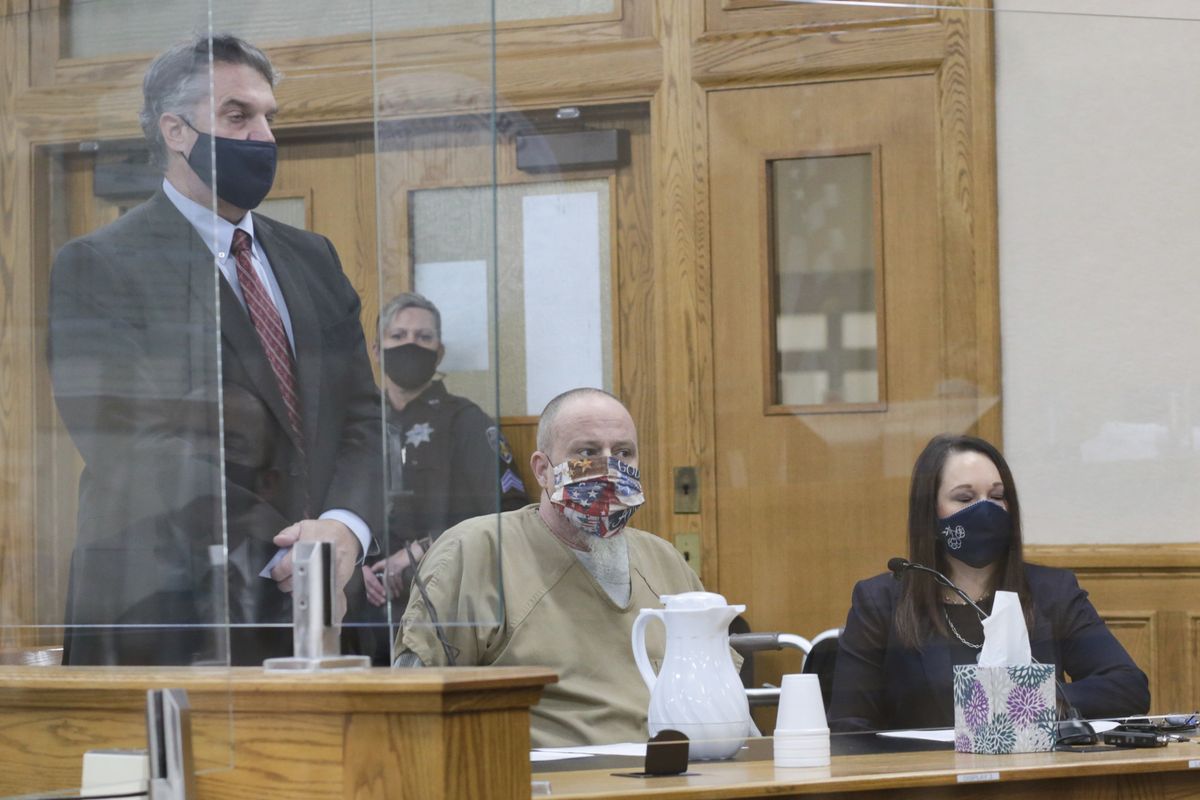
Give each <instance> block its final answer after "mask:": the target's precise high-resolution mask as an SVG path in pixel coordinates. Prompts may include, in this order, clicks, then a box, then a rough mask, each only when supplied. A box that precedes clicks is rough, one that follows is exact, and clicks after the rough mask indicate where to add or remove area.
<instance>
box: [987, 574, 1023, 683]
mask: <svg viewBox="0 0 1200 800" xmlns="http://www.w3.org/2000/svg"><path fill="white" fill-rule="evenodd" d="M1030 661H1031V655H1030V652H1029V629H1028V628H1026V627H1025V615H1024V614H1023V613H1022V611H1021V598H1019V597H1017V594H1016V592H996V599H995V600H994V601H992V615H991V616H990V617H988V618H987V619H985V620H984V621H983V649H982V650H981V651H980V652H979V666H981V667H1023V666H1026V665H1028V664H1029V663H1030Z"/></svg>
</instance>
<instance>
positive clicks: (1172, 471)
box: [996, 0, 1200, 544]
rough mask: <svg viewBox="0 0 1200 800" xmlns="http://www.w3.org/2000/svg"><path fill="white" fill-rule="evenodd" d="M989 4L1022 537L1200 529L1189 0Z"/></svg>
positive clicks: (1194, 59) (1011, 431) (1194, 39)
mask: <svg viewBox="0 0 1200 800" xmlns="http://www.w3.org/2000/svg"><path fill="white" fill-rule="evenodd" d="M996 7H997V9H998V12H999V13H997V15H996V70H997V81H996V105H997V166H998V173H999V211H1000V218H999V224H1000V228H999V230H1000V299H1001V333H1002V358H1003V399H1004V439H1005V453H1006V455H1007V456H1008V458H1009V460H1010V462H1011V464H1012V467H1013V472H1014V474H1015V476H1016V480H1017V486H1018V488H1019V489H1020V491H1021V500H1022V504H1023V507H1024V514H1023V516H1024V522H1025V528H1026V538H1027V541H1029V542H1032V543H1039V544H1066V543H1085V542H1097V543H1149V542H1190V541H1197V540H1200V0H1136V2H1134V0H1106V1H1102V0H1036V2H1034V0H1025V2H1013V1H1012V0H997V2H996ZM1031 8H1032V9H1037V12H1036V13H1027V12H1028V10H1029V9H1031ZM1135 10H1136V12H1137V13H1138V14H1141V15H1143V17H1142V18H1134V17H1131V16H1128V15H1129V14H1130V13H1131V12H1133V11H1135ZM1056 11H1057V12H1093V14H1108V16H1096V15H1083V14H1059V13H1046V12H1056ZM1148 14H1152V15H1154V16H1155V17H1157V18H1151V19H1148V18H1144V17H1145V15H1148ZM1117 15H1125V16H1117Z"/></svg>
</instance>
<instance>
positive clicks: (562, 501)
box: [550, 456, 646, 539]
mask: <svg viewBox="0 0 1200 800" xmlns="http://www.w3.org/2000/svg"><path fill="white" fill-rule="evenodd" d="M550 502H552V503H554V504H555V505H557V506H558V507H559V508H561V509H562V512H563V516H565V517H566V518H567V520H568V521H569V522H570V523H571V524H572V525H574V526H575V527H576V528H577V529H579V530H581V531H583V532H584V533H588V534H591V535H592V536H599V537H600V538H602V539H606V538H608V537H609V536H614V535H616V534H618V533H620V532H621V530H622V529H623V528H624V527H625V525H626V523H628V522H629V518H630V517H631V516H633V512H634V511H636V510H637V507H638V506H640V505H641V504H642V503H644V502H646V498H645V496H644V495H643V494H642V481H641V473H639V472H638V469H637V467H634V466H630V465H629V464H626V463H625V462H624V461H622V460H621V459H619V458H615V457H613V456H609V457H608V458H572V459H568V460H567V461H564V462H563V463H561V464H559V465H558V466H556V467H555V468H554V491H553V492H552V493H551V494H550Z"/></svg>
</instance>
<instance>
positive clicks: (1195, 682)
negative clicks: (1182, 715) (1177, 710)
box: [1177, 612, 1200, 711]
mask: <svg viewBox="0 0 1200 800" xmlns="http://www.w3.org/2000/svg"><path fill="white" fill-rule="evenodd" d="M1185 619H1186V624H1187V638H1186V639H1185V640H1184V641H1185V642H1186V644H1185V645H1184V648H1183V652H1184V657H1185V659H1186V666H1185V669H1184V670H1183V671H1182V672H1180V673H1178V674H1177V677H1178V676H1183V678H1182V682H1183V684H1184V686H1185V687H1186V690H1187V695H1186V697H1187V699H1188V700H1189V701H1191V702H1189V703H1185V704H1184V708H1185V709H1188V710H1190V711H1200V613H1196V612H1189V613H1188V614H1187V615H1186V617H1185ZM1181 710H1182V709H1181Z"/></svg>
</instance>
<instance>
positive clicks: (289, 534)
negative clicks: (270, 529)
mask: <svg viewBox="0 0 1200 800" xmlns="http://www.w3.org/2000/svg"><path fill="white" fill-rule="evenodd" d="M273 541H274V542H275V546H276V547H292V546H294V545H295V544H296V543H297V542H330V543H331V544H332V545H333V552H334V563H335V568H336V570H337V584H336V585H337V587H338V590H339V591H338V594H339V597H338V600H337V604H338V608H337V609H335V611H336V613H335V615H334V616H335V617H336V618H337V619H338V620H340V619H341V618H342V617H343V616H344V615H345V613H346V591H345V590H346V584H347V583H349V582H350V576H351V575H353V574H354V569H355V567H356V566H357V564H358V554H359V552H360V551H361V550H362V545H361V544H359V541H358V537H356V536H355V535H354V534H353V533H352V532H351V530H350V529H349V528H347V527H346V526H345V525H343V524H342V523H340V522H338V521H337V520H335V519H306V520H301V521H300V522H297V523H296V524H295V525H289V526H288V527H286V528H284V529H283V530H282V531H280V532H279V533H277V534H275V538H274V540H273ZM292 571H293V567H292V553H291V552H289V553H288V554H287V555H286V556H284V557H283V558H282V559H281V560H280V561H279V563H278V564H276V565H275V566H274V567H272V568H271V577H272V578H273V579H274V580H275V583H276V584H277V585H278V587H279V591H281V592H290V591H292Z"/></svg>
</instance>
